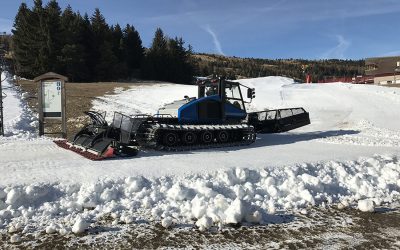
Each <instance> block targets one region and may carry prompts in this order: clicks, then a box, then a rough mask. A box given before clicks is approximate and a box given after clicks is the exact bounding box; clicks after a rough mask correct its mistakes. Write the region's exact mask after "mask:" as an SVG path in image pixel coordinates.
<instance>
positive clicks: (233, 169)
mask: <svg viewBox="0 0 400 250" xmlns="http://www.w3.org/2000/svg"><path fill="white" fill-rule="evenodd" d="M240 81H241V82H242V83H243V84H245V85H249V86H250V87H255V88H256V99H255V100H254V102H253V103H252V104H251V106H250V107H249V108H250V109H252V110H263V109H264V108H282V107H298V106H303V107H304V108H305V109H306V110H307V111H309V112H310V116H311V123H312V124H311V125H309V126H306V127H303V128H299V129H297V130H294V131H290V132H287V133H282V134H271V135H259V136H258V139H257V141H256V142H255V143H254V144H252V145H250V146H248V147H234V148H223V149H213V150H199V151H193V152H178V153H168V152H155V151H145V152H140V153H139V156H138V157H135V158H131V159H120V160H109V161H102V162H92V161H90V160H87V159H84V158H82V157H81V156H79V155H77V154H75V153H73V152H70V151H66V150H63V149H61V148H58V147H57V146H56V145H55V144H53V143H52V142H51V141H50V140H48V139H46V138H42V139H35V138H33V137H32V136H26V132H23V130H25V129H26V127H27V126H28V127H29V126H30V127H31V128H32V126H33V127H34V126H35V122H34V121H35V118H34V117H33V116H32V114H31V113H29V112H26V108H24V107H25V106H24V105H25V104H24V102H23V100H22V98H20V96H19V94H18V92H17V91H16V90H14V89H8V90H7V91H9V93H8V94H9V96H11V97H12V98H10V99H9V102H8V103H7V102H6V103H5V113H7V112H9V114H10V115H9V116H8V118H7V119H6V129H7V131H14V132H12V133H11V132H8V134H7V136H6V137H4V138H0V149H1V150H0V173H2V174H1V176H0V229H1V228H3V229H8V230H9V229H10V228H11V227H13V228H20V229H21V230H22V229H23V228H24V227H25V226H26V225H27V224H30V223H31V224H33V225H35V227H38V228H41V227H43V226H44V225H45V226H46V227H47V228H46V231H49V232H59V233H61V234H64V233H69V232H70V231H71V230H72V231H76V232H78V233H79V232H81V231H82V230H85V229H86V228H87V227H88V226H90V224H91V223H95V222H96V221H99V220H101V219H102V218H103V217H105V216H108V215H111V216H112V217H113V218H114V219H115V220H116V221H117V222H118V221H123V222H124V223H132V222H133V221H135V220H136V219H146V220H150V219H155V220H160V221H162V222H163V225H165V226H169V225H170V224H171V223H172V222H184V223H189V222H191V219H192V218H196V219H198V222H197V223H196V225H197V226H198V227H199V228H200V229H206V228H208V227H210V226H211V225H218V224H219V225H223V224H229V223H236V222H241V221H248V222H252V223H266V222H268V221H269V218H270V217H269V215H271V214H273V213H275V211H276V210H281V211H282V210H288V209H294V210H299V209H303V208H306V207H307V206H309V205H321V204H325V203H328V204H332V203H338V202H341V203H342V204H344V206H347V205H349V204H357V202H358V201H359V200H361V203H360V204H361V205H360V207H361V208H362V209H363V210H371V208H370V204H375V205H377V204H378V205H379V204H381V203H382V202H392V201H394V200H396V199H398V197H399V192H400V183H399V181H398V179H399V176H400V163H399V160H398V157H400V148H399V139H400V119H399V117H400V91H399V90H398V89H392V88H385V87H378V86H370V85H351V84H344V83H334V84H323V85H322V84H295V83H294V82H293V81H292V80H291V79H288V78H283V77H265V78H257V79H246V80H240ZM6 85H8V86H11V83H10V82H7V83H6ZM196 92H197V89H196V87H194V86H184V85H174V84H156V85H143V86H133V87H132V88H131V89H128V90H125V91H123V90H122V89H116V91H115V94H113V95H106V96H104V97H101V98H99V100H96V101H94V103H93V105H94V109H97V110H101V111H107V112H108V114H109V115H110V114H112V112H113V111H120V112H123V113H126V114H136V113H150V114H152V113H155V112H156V111H157V109H158V108H160V107H161V106H163V105H164V104H165V103H168V102H171V101H173V100H176V99H181V98H182V97H183V96H184V95H189V96H195V94H196ZM22 114H24V115H26V116H27V118H23V117H22V118H21V115H22ZM109 118H111V116H109ZM18 119H19V120H18ZM13 121H14V122H13ZM32 122H33V123H32ZM19 124H24V125H19ZM22 128H24V129H22ZM14 134H16V135H14ZM18 135H23V136H25V137H23V136H21V137H23V138H25V139H22V140H21V139H19V140H17V139H15V138H14V137H17V136H18ZM372 201H373V202H372ZM366 204H367V205H368V206H367V205H366ZM84 208H90V209H89V210H84ZM372 209H373V208H372ZM135 218H136V219H135ZM117 222H116V223H117Z"/></svg>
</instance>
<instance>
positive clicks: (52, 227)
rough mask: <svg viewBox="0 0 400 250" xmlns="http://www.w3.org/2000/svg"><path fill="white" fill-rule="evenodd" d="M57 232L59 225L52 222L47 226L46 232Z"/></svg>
mask: <svg viewBox="0 0 400 250" xmlns="http://www.w3.org/2000/svg"><path fill="white" fill-rule="evenodd" d="M55 232H57V225H55V224H53V223H52V224H50V225H49V226H47V227H46V233H47V234H53V233H55Z"/></svg>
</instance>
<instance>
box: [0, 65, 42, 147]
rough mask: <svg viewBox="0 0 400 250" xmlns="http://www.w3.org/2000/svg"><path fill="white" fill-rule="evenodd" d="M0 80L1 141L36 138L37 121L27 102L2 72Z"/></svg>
mask: <svg viewBox="0 0 400 250" xmlns="http://www.w3.org/2000/svg"><path fill="white" fill-rule="evenodd" d="M1 79H2V80H3V79H4V80H5V81H3V82H2V88H3V93H4V95H3V96H4V98H3V106H4V110H3V114H4V135H5V137H3V138H1V140H6V139H7V140H11V139H32V138H35V137H37V135H36V133H37V132H36V128H37V127H38V119H37V117H35V115H34V114H33V112H32V111H31V110H30V108H29V107H28V104H27V102H25V101H24V100H23V99H24V97H26V95H23V94H22V93H21V91H20V90H19V89H18V87H16V86H14V84H13V83H12V79H11V78H9V77H7V73H6V72H2V75H1Z"/></svg>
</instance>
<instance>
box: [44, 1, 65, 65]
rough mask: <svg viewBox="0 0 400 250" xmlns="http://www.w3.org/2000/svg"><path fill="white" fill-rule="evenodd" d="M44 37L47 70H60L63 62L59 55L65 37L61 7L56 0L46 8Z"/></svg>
mask: <svg viewBox="0 0 400 250" xmlns="http://www.w3.org/2000/svg"><path fill="white" fill-rule="evenodd" d="M43 19H44V25H43V26H44V27H43V32H44V38H45V42H46V43H45V44H46V53H47V55H46V57H47V58H48V60H47V66H46V65H44V67H45V68H46V71H55V72H59V71H60V70H61V64H60V63H59V60H58V58H57V57H58V56H59V55H60V54H61V49H62V47H63V41H64V39H65V37H63V33H62V29H61V8H60V6H59V5H58V3H57V1H56V0H51V1H50V2H49V3H48V4H47V5H46V7H45V9H44V18H43Z"/></svg>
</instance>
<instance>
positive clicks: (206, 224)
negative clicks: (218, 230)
mask: <svg viewBox="0 0 400 250" xmlns="http://www.w3.org/2000/svg"><path fill="white" fill-rule="evenodd" d="M212 225H213V220H212V219H211V218H210V217H208V216H203V217H202V218H201V219H200V220H198V221H196V226H197V227H198V228H199V230H200V231H202V232H203V231H206V230H207V229H209V228H210V227H211V226H212Z"/></svg>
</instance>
